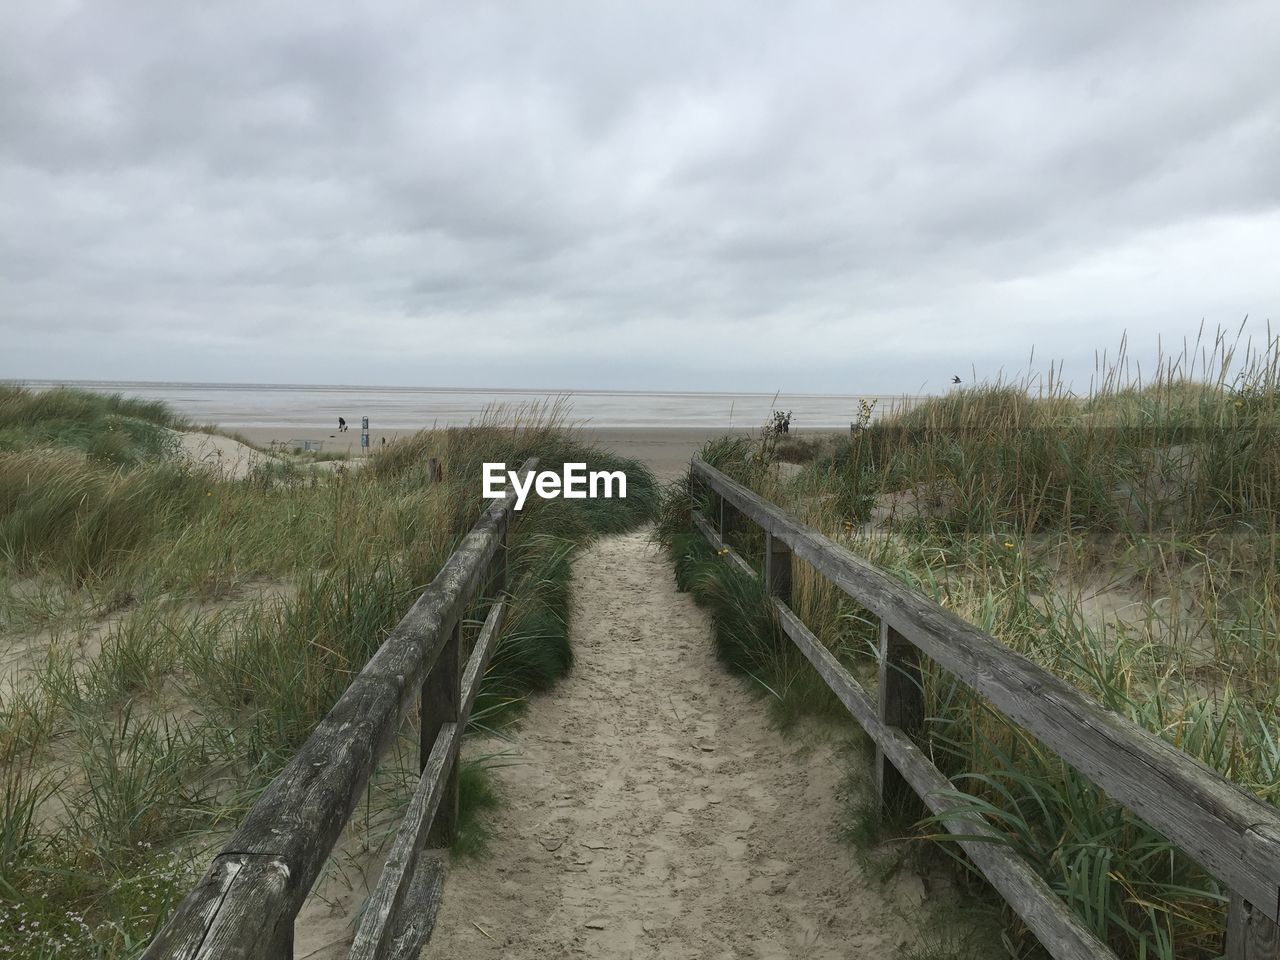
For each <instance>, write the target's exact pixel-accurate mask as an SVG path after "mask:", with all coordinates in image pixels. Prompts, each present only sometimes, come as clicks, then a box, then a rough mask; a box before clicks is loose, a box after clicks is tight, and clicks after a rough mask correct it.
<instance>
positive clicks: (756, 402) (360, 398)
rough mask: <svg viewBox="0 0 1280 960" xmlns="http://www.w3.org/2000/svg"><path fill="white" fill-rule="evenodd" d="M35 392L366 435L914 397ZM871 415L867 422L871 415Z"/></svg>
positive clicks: (881, 408)
mask: <svg viewBox="0 0 1280 960" xmlns="http://www.w3.org/2000/svg"><path fill="white" fill-rule="evenodd" d="M8 382H11V383H15V382H20V383H22V384H23V385H24V386H27V387H31V388H33V389H38V390H39V389H50V388H55V387H77V388H80V389H82V390H93V391H96V392H99V393H120V394H124V395H126V396H131V397H142V398H145V399H148V400H163V401H165V402H166V403H167V404H169V406H170V407H171V408H172V409H173V411H174V412H175V413H177V414H178V415H179V416H181V417H184V418H186V419H187V420H190V421H193V422H195V423H216V424H218V425H219V426H222V427H226V428H244V427H266V426H288V427H299V428H324V427H329V426H331V425H333V424H334V423H336V422H337V418H338V417H339V416H341V417H345V418H346V420H347V422H348V423H350V424H351V425H352V426H353V427H357V428H358V427H359V426H360V422H361V418H363V417H368V418H369V423H370V428H371V429H379V430H381V429H405V428H415V429H416V428H420V427H430V426H441V427H444V426H459V425H463V424H467V423H472V422H475V421H477V420H480V419H481V418H484V417H486V416H489V417H496V418H497V419H510V418H511V417H512V416H514V415H516V414H517V413H518V412H519V411H521V410H525V411H528V410H530V409H531V408H534V407H539V408H544V409H550V408H558V409H559V411H560V412H561V414H562V415H563V416H564V417H565V418H566V419H567V420H568V421H570V422H572V423H573V424H575V425H578V426H585V427H596V428H627V427H667V428H671V427H686V428H716V429H718V428H733V427H739V428H743V427H745V428H752V429H753V428H756V427H759V426H760V425H762V424H764V423H765V422H766V421H769V420H770V419H771V418H772V416H773V413H774V411H783V412H786V411H790V413H791V425H792V426H793V427H796V428H799V429H804V428H823V429H831V428H844V429H847V428H848V426H849V424H850V422H851V421H853V420H855V419H857V418H858V416H859V410H860V401H867V402H868V403H871V402H874V407H873V410H874V414H884V413H887V412H889V411H890V410H891V409H898V408H901V407H902V406H904V405H906V406H909V405H911V404H912V403H914V402H916V401H917V400H918V399H920V398H917V397H904V396H886V395H872V394H866V395H858V394H821V393H696V392H669V391H630V390H561V391H555V390H550V391H548V390H509V389H489V390H474V389H451V388H443V387H370V386H344V385H337V384H284V383H158V382H134V381H112V380H24V381H8ZM874 414H873V415H874Z"/></svg>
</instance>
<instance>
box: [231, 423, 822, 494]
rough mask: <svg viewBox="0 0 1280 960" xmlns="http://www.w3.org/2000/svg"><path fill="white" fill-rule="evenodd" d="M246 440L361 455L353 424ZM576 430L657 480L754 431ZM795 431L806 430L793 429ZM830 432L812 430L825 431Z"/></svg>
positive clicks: (252, 434)
mask: <svg viewBox="0 0 1280 960" xmlns="http://www.w3.org/2000/svg"><path fill="white" fill-rule="evenodd" d="M237 432H238V433H240V434H241V435H243V436H244V437H245V438H246V439H248V440H250V441H252V442H253V443H255V444H258V445H259V446H262V447H269V446H270V444H271V443H272V442H273V441H275V442H288V441H290V440H294V439H299V440H301V439H307V440H318V441H322V442H323V443H324V448H323V449H324V451H325V452H334V451H341V452H345V453H349V454H351V455H352V456H355V457H358V456H360V452H361V451H360V431H359V429H358V427H352V428H351V429H350V430H348V431H347V432H346V433H338V432H337V430H306V429H303V428H298V427H288V426H280V427H251V428H246V429H243V430H239V431H237ZM413 432H414V431H413V430H410V429H404V430H370V431H369V442H370V445H371V447H372V449H374V450H379V449H381V445H382V439H383V438H384V437H385V438H386V441H387V443H390V442H391V441H393V440H395V439H396V438H397V437H403V436H410V435H412V434H413ZM579 432H580V433H581V434H582V435H583V436H584V437H586V438H587V439H589V440H591V441H593V442H595V443H598V444H600V445H601V446H602V447H604V448H605V449H607V450H612V451H613V452H615V453H617V454H620V455H621V456H624V457H632V458H634V459H636V460H639V461H641V462H642V463H644V464H645V465H646V466H648V467H649V469H650V470H652V471H653V472H654V473H655V474H656V475H657V477H658V479H659V480H663V481H669V480H674V479H675V478H676V477H678V476H679V475H680V474H681V472H682V471H683V470H684V469H685V467H687V466H688V464H689V460H690V458H691V457H692V456H693V455H694V454H695V453H697V452H698V450H700V449H701V448H702V445H703V444H704V443H706V442H707V441H708V440H711V439H714V438H716V437H721V436H724V435H725V434H727V433H736V434H752V433H755V432H756V431H754V430H745V429H730V428H714V429H712V428H703V427H581V428H579ZM796 432H797V433H798V434H803V433H808V432H809V431H796ZM827 432H829V431H822V430H817V431H812V433H815V434H816V433H827Z"/></svg>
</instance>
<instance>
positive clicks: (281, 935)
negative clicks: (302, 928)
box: [271, 920, 294, 960]
mask: <svg viewBox="0 0 1280 960" xmlns="http://www.w3.org/2000/svg"><path fill="white" fill-rule="evenodd" d="M293 923H294V922H293V921H292V920H289V921H287V922H286V923H285V924H284V926H283V927H281V929H280V931H279V932H278V933H277V934H276V944H275V949H274V950H272V951H271V957H272V960H293Z"/></svg>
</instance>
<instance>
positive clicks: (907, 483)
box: [660, 336, 1280, 960]
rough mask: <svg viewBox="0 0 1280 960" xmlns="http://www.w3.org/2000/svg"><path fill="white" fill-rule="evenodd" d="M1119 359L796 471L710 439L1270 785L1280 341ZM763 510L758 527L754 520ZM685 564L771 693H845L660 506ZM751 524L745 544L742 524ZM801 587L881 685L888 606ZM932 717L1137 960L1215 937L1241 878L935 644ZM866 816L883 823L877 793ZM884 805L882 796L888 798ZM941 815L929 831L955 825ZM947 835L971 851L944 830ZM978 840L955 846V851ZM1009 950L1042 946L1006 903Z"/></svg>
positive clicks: (1279, 541)
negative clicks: (1069, 762)
mask: <svg viewBox="0 0 1280 960" xmlns="http://www.w3.org/2000/svg"><path fill="white" fill-rule="evenodd" d="M1124 370H1125V364H1124V362H1123V361H1121V362H1119V363H1113V364H1111V365H1109V366H1108V367H1106V368H1105V369H1103V370H1102V372H1101V374H1100V375H1099V377H1098V379H1097V380H1096V382H1095V385H1094V388H1093V389H1092V391H1091V392H1090V393H1089V394H1088V395H1087V396H1084V397H1078V396H1074V395H1072V394H1070V393H1068V392H1067V391H1066V390H1065V389H1063V387H1062V386H1061V384H1059V383H1055V382H1054V380H1053V376H1052V374H1051V375H1050V377H1049V378H1048V379H1047V382H1041V383H1040V384H1039V389H1035V388H1034V386H1035V385H1033V384H1029V383H1018V384H1003V383H996V384H990V385H985V386H979V387H975V388H972V389H965V390H958V391H956V392H955V393H952V394H950V395H948V396H946V397H940V398H937V399H934V400H932V401H929V402H927V403H925V404H923V405H921V406H918V407H916V408H915V409H913V410H911V411H909V412H907V413H905V414H899V415H897V416H894V417H890V418H884V419H882V420H879V421H872V422H869V423H867V424H866V426H865V428H864V429H862V430H858V431H855V432H854V433H852V434H851V435H850V436H848V437H843V438H831V439H829V440H828V441H827V443H826V445H825V446H824V448H823V449H821V450H819V451H816V452H814V453H813V455H812V456H809V457H807V458H806V459H807V462H806V464H805V466H804V467H803V469H802V470H801V471H800V472H799V473H798V474H795V475H793V476H788V475H786V474H784V473H783V472H782V471H780V470H779V468H778V467H777V466H776V465H775V464H776V457H774V456H773V455H772V454H771V451H770V444H769V443H768V442H764V443H761V442H758V441H750V440H744V439H742V438H726V439H724V440H720V441H716V442H714V443H712V444H709V445H708V447H707V449H706V450H705V451H704V457H705V459H707V460H708V461H709V462H711V463H712V464H713V465H715V466H717V467H718V468H720V469H721V470H724V471H725V472H727V473H729V474H730V475H732V476H734V477H735V478H736V479H738V480H740V481H742V482H744V483H746V484H747V485H749V486H751V487H752V488H754V489H755V490H757V491H758V492H760V493H761V494H762V495H764V496H765V497H766V498H768V499H770V500H772V501H773V502H775V503H777V504H779V505H781V506H783V507H784V508H785V509H787V510H788V511H789V512H791V513H792V514H794V515H797V516H799V517H800V518H801V519H803V520H804V521H805V522H807V523H809V524H812V525H813V526H815V527H817V528H819V529H821V530H823V531H824V532H825V533H827V534H828V535H830V536H833V537H835V538H836V539H838V540H841V541H843V542H844V543H846V544H847V545H848V546H849V547H850V549H852V550H853V551H855V552H856V553H858V554H860V555H862V556H864V557H866V558H868V559H869V560H871V561H872V562H874V563H875V564H876V565H878V566H879V567H881V568H882V569H884V570H886V571H887V572H889V573H890V574H891V575H893V576H895V577H898V578H899V579H901V580H903V581H904V582H906V583H907V584H909V585H911V586H912V587H914V588H915V589H918V590H920V591H922V592H923V593H925V594H927V595H929V596H931V597H933V598H934V599H936V600H937V601H938V602H940V603H942V604H943V605H945V606H947V607H949V608H950V609H952V610H954V611H955V612H956V613H958V614H959V615H961V616H962V617H965V618H966V619H968V620H970V621H971V622H973V623H975V624H977V625H978V626H980V627H982V628H983V629H985V630H987V631H989V632H991V633H992V634H993V635H994V636H995V637H996V638H997V639H999V640H1000V641H1002V642H1003V643H1005V644H1007V645H1008V646H1010V647H1012V648H1013V649H1015V650H1018V651H1019V652H1021V653H1023V654H1025V655H1027V656H1028V657H1030V658H1032V659H1033V660H1034V661H1036V662H1037V663H1039V664H1041V665H1042V666H1044V667H1046V668H1047V669H1049V670H1051V671H1053V672H1054V673H1056V674H1057V675H1059V676H1061V677H1063V678H1065V679H1067V680H1068V681H1070V682H1072V683H1073V684H1075V685H1076V686H1078V687H1079V688H1081V689H1082V690H1084V691H1085V692H1086V693H1088V694H1089V695H1090V696H1092V697H1094V698H1096V699H1097V700H1099V701H1100V702H1101V703H1103V704H1104V705H1105V706H1106V707H1108V708H1109V709H1111V710H1115V711H1117V712H1119V713H1122V714H1124V715H1126V716H1128V717H1129V718H1130V719H1132V720H1134V721H1135V722H1136V723H1138V724H1140V725H1142V726H1144V727H1146V728H1147V729H1149V730H1151V731H1153V732H1155V733H1157V734H1158V735H1160V736H1162V737H1165V738H1166V739H1168V740H1169V741H1171V742H1172V743H1174V744H1175V745H1177V746H1178V747H1180V748H1181V749H1182V750H1184V751H1186V752H1188V753H1190V754H1192V755H1193V756H1196V757H1198V758H1200V759H1201V760H1203V761H1204V762H1206V763H1207V764H1209V765H1210V766H1212V767H1214V768H1215V769H1217V770H1218V771H1220V772H1221V773H1222V774H1223V775H1224V776H1226V777H1228V778H1230V779H1231V780H1233V781H1235V782H1236V783H1238V784H1240V785H1241V786H1242V787H1244V788H1245V789H1246V790H1249V791H1251V792H1253V793H1254V794H1256V795H1257V796H1259V797H1260V798H1262V799H1263V800H1265V801H1267V802H1269V803H1272V804H1277V803H1280V697H1277V690H1280V535H1278V531H1280V392H1278V390H1277V387H1278V386H1280V375H1278V374H1280V344H1278V343H1277V342H1276V341H1274V340H1272V341H1269V342H1268V343H1267V345H1266V346H1265V348H1264V349H1262V350H1259V351H1251V350H1248V349H1236V347H1235V346H1234V345H1233V344H1232V343H1231V342H1230V341H1229V339H1228V338H1224V337H1222V336H1219V337H1218V338H1216V339H1214V340H1212V341H1210V342H1208V343H1206V344H1204V345H1203V347H1202V348H1196V347H1193V348H1191V349H1189V350H1188V351H1187V352H1186V353H1184V354H1183V355H1182V356H1180V357H1177V358H1174V359H1173V360H1172V361H1171V362H1169V361H1166V362H1163V363H1162V364H1161V365H1160V367H1159V369H1158V370H1157V371H1156V372H1155V373H1154V375H1152V376H1150V377H1148V378H1147V379H1146V380H1144V381H1139V380H1138V379H1137V378H1136V377H1133V378H1129V377H1126V376H1125V374H1124ZM747 526H748V527H749V526H750V525H747ZM660 529H661V531H662V536H663V538H664V540H665V542H666V544H667V545H668V547H669V549H670V551H671V553H672V555H673V558H674V561H675V565H676V571H677V578H678V579H679V580H680V582H681V584H682V586H685V587H686V588H690V589H693V590H694V592H695V595H696V596H697V597H698V598H699V599H700V600H701V601H702V602H704V603H707V604H709V605H710V607H711V609H712V612H713V617H714V619H715V624H716V643H717V647H718V650H719V651H720V654H721V656H722V657H723V658H724V659H725V661H726V662H727V663H728V664H729V666H730V667H731V668H733V669H735V670H738V671H740V672H741V673H743V674H744V675H745V676H747V677H749V678H751V679H752V681H753V682H754V683H756V684H758V685H759V687H760V688H761V689H763V690H766V691H767V695H768V696H769V697H770V698H771V699H773V700H774V701H776V703H777V705H778V709H779V710H780V711H781V713H782V715H783V716H784V717H785V716H794V715H796V714H798V713H805V712H820V713H829V712H830V711H831V710H832V704H831V698H830V695H829V694H828V693H826V692H825V690H823V689H822V688H821V685H820V683H819V682H817V681H815V679H814V677H813V675H812V672H811V671H810V670H809V668H808V667H807V665H805V664H804V662H803V661H801V660H800V659H799V658H798V657H796V656H794V655H792V654H791V653H790V652H786V651H785V650H784V649H783V648H785V646H786V644H785V643H784V642H783V640H782V638H781V636H780V634H779V631H778V628H777V626H776V624H775V623H774V622H773V618H772V616H771V614H770V611H769V609H768V607H767V606H765V605H764V604H763V602H762V598H761V596H760V590H759V587H758V585H755V584H753V583H750V582H749V581H748V582H744V581H745V580H746V579H747V578H743V577H742V576H741V575H740V574H738V573H736V572H735V571H733V570H732V569H731V568H730V567H729V565H727V564H725V563H723V562H721V561H719V559H718V558H715V557H714V556H713V555H712V553H711V551H709V550H708V549H706V548H705V546H703V545H702V544H701V543H700V542H699V540H700V538H698V537H696V536H693V535H691V534H690V533H689V527H688V487H687V484H682V485H680V486H679V487H678V488H677V489H675V490H674V491H672V492H671V493H670V494H669V495H668V497H667V498H666V500H665V501H664V503H663V505H662V507H661V519H660ZM746 534H747V536H746V539H741V538H740V539H739V540H738V541H736V542H737V545H738V546H739V547H741V550H742V552H743V553H744V555H746V556H748V557H756V556H758V555H759V552H760V549H761V544H760V542H759V539H758V537H756V538H755V539H752V537H753V536H754V535H752V534H751V533H750V531H749V530H748V531H747V532H746ZM794 591H795V602H794V605H795V607H796V609H797V610H798V612H799V613H800V614H801V615H802V617H803V618H804V620H805V621H806V622H807V623H808V624H809V626H810V627H811V628H812V629H814V630H815V632H816V633H817V634H818V635H819V636H820V637H821V638H822V639H823V641H824V642H825V643H827V644H828V646H829V647H830V648H831V649H832V650H833V651H834V652H835V653H836V654H837V656H838V657H839V658H840V659H841V660H842V661H843V662H844V663H845V664H846V665H847V666H848V667H849V668H850V669H851V670H852V671H853V672H854V673H855V674H856V675H858V676H859V677H860V679H862V680H863V681H864V682H865V683H866V684H867V685H868V686H870V687H874V684H875V625H874V622H873V618H872V617H871V616H870V615H869V614H868V613H867V612H866V611H865V610H862V609H861V608H859V607H858V606H857V605H856V604H854V603H853V602H852V601H850V600H849V599H848V598H846V597H844V596H843V595H841V594H838V593H836V592H835V591H834V590H833V589H832V588H831V586H830V585H829V584H828V583H826V582H825V581H824V580H823V579H822V578H820V577H818V576H817V575H816V574H815V573H814V572H813V571H812V570H811V569H809V568H807V567H806V565H804V564H803V563H801V562H799V561H797V562H796V572H795V586H794ZM924 685H925V696H926V714H927V717H928V721H927V723H926V729H925V731H924V734H923V736H922V738H921V742H922V744H923V745H924V746H925V748H926V749H927V750H928V751H929V753H930V754H931V755H932V757H933V759H934V761H935V762H936V763H937V764H938V765H939V766H940V767H941V768H942V769H943V770H944V771H945V772H946V773H947V774H948V775H949V776H950V777H951V778H952V781H953V783H954V785H955V788H956V790H957V802H960V803H966V804H969V805H971V806H972V808H973V809H980V810H982V811H983V812H984V813H986V814H987V815H988V816H989V817H990V819H991V820H992V821H993V822H994V823H996V824H997V825H998V826H999V827H1000V828H1001V830H1002V833H1003V835H1004V837H1005V842H1007V843H1008V844H1009V845H1010V846H1011V847H1013V848H1015V849H1016V850H1017V851H1018V852H1019V853H1021V854H1022V855H1023V856H1025V857H1026V858H1027V859H1028V860H1029V861H1030V862H1031V863H1032V864H1033V865H1034V866H1035V867H1036V869H1037V870H1038V871H1039V872H1040V873H1041V875H1042V876H1044V877H1045V878H1046V880H1048V882H1049V884H1050V885H1051V887H1052V888H1053V889H1054V890H1055V891H1056V892H1057V893H1058V894H1059V895H1060V896H1061V897H1062V898H1063V899H1064V900H1065V901H1066V902H1067V903H1069V904H1070V905H1071V907H1072V908H1073V909H1074V910H1075V911H1076V912H1077V913H1078V914H1079V915H1080V916H1081V917H1082V918H1083V919H1084V920H1085V922H1086V923H1087V924H1088V925H1089V926H1090V927H1091V928H1092V929H1093V930H1094V931H1095V932H1096V933H1097V934H1098V935H1099V936H1100V937H1101V938H1103V939H1104V940H1105V941H1107V942H1108V943H1109V944H1110V945H1111V946H1112V948H1113V949H1115V950H1116V952H1117V953H1118V954H1119V955H1120V956H1121V957H1124V958H1130V957H1133V958H1139V957H1141V958H1167V960H1173V958H1178V960H1192V958H1196V960H1199V958H1210V957H1218V956H1220V955H1221V953H1222V947H1223V932H1224V925H1225V905H1226V898H1227V896H1228V894H1229V891H1226V890H1224V889H1222V888H1221V887H1220V886H1219V884H1218V883H1217V882H1216V881H1215V880H1213V879H1212V878H1211V877H1209V876H1208V875H1207V874H1205V872H1204V871H1203V870H1201V869H1200V867H1199V866H1198V865H1197V864H1195V863H1194V862H1193V861H1191V860H1190V859H1189V858H1188V857H1186V856H1184V855H1183V854H1181V853H1180V852H1179V851H1178V850H1177V849H1176V848H1175V847H1174V846H1173V845H1172V844H1171V843H1169V842H1168V841H1167V840H1165V839H1164V838H1163V837H1161V836H1160V835H1159V834H1157V833H1156V832H1155V831H1153V830H1152V829H1150V828H1149V827H1147V826H1146V825H1145V824H1144V823H1142V822H1141V821H1140V820H1138V819H1137V818H1136V817H1135V816H1134V815H1133V814H1131V813H1130V812H1129V811H1127V810H1125V809H1124V808H1122V807H1120V806H1118V805H1116V804H1114V803H1112V802H1110V801H1109V800H1108V799H1107V798H1106V797H1105V796H1104V795H1103V794H1102V792H1101V791H1100V790H1098V789H1097V788H1096V787H1093V786H1092V785H1091V784H1090V783H1089V782H1088V781H1087V780H1086V779H1085V778H1083V777H1082V776H1080V775H1079V774H1077V773H1076V772H1075V771H1074V770H1072V769H1071V768H1069V767H1068V766H1066V765H1065V764H1063V763H1062V762H1061V761H1060V760H1058V759H1057V758H1056V756H1054V755H1053V754H1052V753H1051V752H1050V751H1049V750H1047V749H1046V748H1044V747H1043V746H1041V745H1040V744H1039V743H1038V742H1037V741H1036V740H1035V739H1034V738H1032V737H1030V736H1028V735H1027V734H1026V733H1025V732H1024V731H1022V730H1021V729H1019V728H1018V727H1016V726H1015V725H1013V724H1012V723H1010V722H1009V721H1008V720H1006V719H1005V718H1004V717H1003V716H1001V715H1000V714H998V713H997V712H996V711H994V710H993V709H991V707H990V706H989V705H987V704H986V703H985V702H984V701H982V700H981V699H980V698H978V697H976V696H975V695H973V694H972V693H971V692H969V691H968V690H967V688H965V687H963V686H962V685H960V684H959V683H957V682H956V681H954V680H953V679H952V678H950V677H949V676H948V675H946V674H945V673H943V672H942V671H940V670H938V669H937V668H936V667H927V668H926V671H925V677H924ZM857 816H859V817H862V818H864V819H866V820H868V822H866V823H861V824H857V823H851V824H850V825H849V827H850V832H851V833H854V834H861V835H862V836H863V837H864V838H869V837H872V836H879V837H882V838H883V837H884V836H885V835H886V832H887V834H888V835H890V836H892V835H894V831H895V830H901V829H902V828H903V825H902V824H895V823H892V821H891V822H890V823H889V825H888V829H887V831H886V830H883V829H882V830H880V831H879V832H877V829H876V827H877V825H876V824H875V823H873V822H870V821H874V820H876V819H877V818H879V817H880V816H881V811H878V810H876V809H875V808H874V806H872V807H870V808H867V807H863V808H862V809H860V810H859V811H858V813H857ZM890 820H891V818H890ZM941 833H942V831H941V830H938V829H937V828H936V827H934V826H933V825H931V824H930V823H928V822H924V823H921V824H918V825H916V835H917V837H919V838H921V840H926V839H927V840H930V841H936V842H938V843H940V844H942V845H943V846H944V847H946V845H947V840H946V839H945V837H942V836H939V835H940V834H941ZM946 852H951V853H957V854H958V851H955V850H954V849H949V850H947V851H946ZM959 862H963V858H962V857H960V858H959ZM1006 941H1007V944H1008V952H1009V953H1010V954H1012V955H1015V956H1022V955H1027V954H1029V953H1034V952H1035V950H1036V949H1037V948H1036V947H1035V945H1034V943H1033V941H1032V939H1031V938H1030V936H1029V934H1027V933H1026V931H1025V930H1023V929H1022V928H1021V926H1020V925H1019V923H1018V922H1017V920H1016V918H1014V917H1013V916H1012V915H1011V914H1010V915H1009V916H1008V929H1007V934H1006Z"/></svg>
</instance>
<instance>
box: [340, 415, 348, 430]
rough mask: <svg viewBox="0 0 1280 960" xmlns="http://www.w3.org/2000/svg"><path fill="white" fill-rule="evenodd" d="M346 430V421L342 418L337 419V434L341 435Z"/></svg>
mask: <svg viewBox="0 0 1280 960" xmlns="http://www.w3.org/2000/svg"><path fill="white" fill-rule="evenodd" d="M346 429H347V421H346V420H345V419H344V418H342V417H339V418H338V432H339V433H342V432H343V431H344V430H346Z"/></svg>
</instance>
